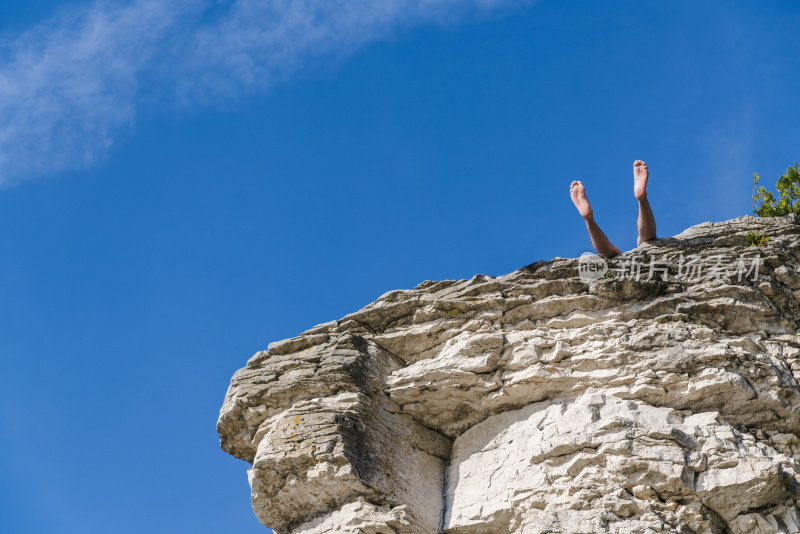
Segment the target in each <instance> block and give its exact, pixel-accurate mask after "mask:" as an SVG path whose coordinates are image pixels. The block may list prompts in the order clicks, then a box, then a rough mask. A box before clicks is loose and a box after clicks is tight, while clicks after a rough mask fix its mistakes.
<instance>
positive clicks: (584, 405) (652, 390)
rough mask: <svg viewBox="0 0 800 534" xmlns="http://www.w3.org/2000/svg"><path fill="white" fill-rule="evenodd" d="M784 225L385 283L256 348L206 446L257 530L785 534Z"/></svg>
mask: <svg viewBox="0 0 800 534" xmlns="http://www.w3.org/2000/svg"><path fill="white" fill-rule="evenodd" d="M799 223H800V220H798V219H797V218H795V217H793V216H790V217H783V218H753V217H741V218H738V219H733V220H730V221H724V222H720V223H703V224H700V225H697V226H694V227H692V228H689V229H688V230H686V231H684V232H682V233H681V234H679V235H677V236H675V237H671V238H665V239H659V240H656V241H652V242H649V243H646V244H644V245H643V246H641V247H639V248H637V249H635V250H632V251H629V252H626V253H625V254H623V255H622V256H619V257H617V258H614V259H613V260H611V261H609V262H607V264H606V265H603V262H599V264H598V265H599V267H600V268H601V269H600V270H598V271H587V270H586V269H585V264H586V258H581V259H562V258H556V259H554V260H551V261H542V262H537V263H534V264H532V265H529V266H527V267H525V268H522V269H520V270H518V271H514V272H512V273H509V274H507V275H505V276H501V277H498V278H488V277H483V276H480V275H478V276H475V277H473V278H472V279H470V280H458V281H454V280H448V281H441V282H431V281H428V282H424V283H422V284H420V285H419V286H417V287H416V288H414V289H411V290H401V291H391V292H389V293H386V294H385V295H383V296H381V297H380V298H379V299H378V300H377V301H375V302H373V303H372V304H370V305H368V306H366V307H365V308H363V309H361V310H359V311H357V312H355V313H352V314H350V315H347V316H346V317H344V318H342V319H340V320H338V321H334V322H330V323H326V324H322V325H319V326H316V327H314V328H312V329H311V330H308V331H307V332H305V333H303V334H301V335H299V336H298V337H295V338H292V339H289V340H285V341H280V342H276V343H272V344H270V346H269V348H268V349H267V350H266V351H262V352H259V353H256V354H255V355H254V356H253V357H252V358H251V359H250V360H249V361H248V362H247V365H246V366H245V367H244V368H242V369H240V370H239V371H237V372H236V373H235V374H234V376H233V378H232V380H231V384H230V387H229V388H228V392H227V395H226V397H225V401H224V404H223V406H222V409H221V412H220V416H219V421H218V424H217V429H218V432H219V435H220V438H221V446H222V448H223V449H224V450H225V451H226V452H228V453H230V454H232V455H234V456H236V457H237V458H241V459H242V460H246V461H247V462H250V463H252V468H250V469H249V470H248V477H249V480H250V485H251V488H252V503H253V510H254V511H255V513H256V515H257V516H258V518H259V519H260V520H261V522H262V523H264V524H265V525H267V526H269V527H270V528H272V529H274V530H275V531H276V532H277V533H278V534H300V533H303V534H323V533H333V532H336V533H364V534H367V533H369V534H389V533H393V534H400V533H408V534H429V533H430V534H433V533H438V532H441V533H446V534H457V533H458V534H467V533H470V534H471V533H475V534H493V533H498V534H500V533H504V534H505V533H545V532H549V533H555V532H565V533H593V532H622V533H624V532H631V533H633V532H636V533H640V532H708V533H723V532H733V533H754V532H755V533H777V532H784V533H789V532H800V511H799V510H798V503H800V477H799V476H798V473H800V439H799V437H800V386H799V385H798V379H800V336H798V325H800V275H798V271H800V224H799ZM748 232H755V233H757V234H760V235H766V236H769V240H768V241H767V242H766V243H765V244H763V245H761V246H758V247H755V246H748V237H747V234H748ZM594 260H595V263H597V262H596V260H597V258H594ZM579 268H584V270H583V271H582V272H581V273H580V274H579ZM605 268H607V269H608V270H607V271H603V269H605ZM756 268H757V269H758V271H757V272H756ZM595 272H596V274H592V273H595ZM590 277H594V278H590ZM595 278H596V279H595Z"/></svg>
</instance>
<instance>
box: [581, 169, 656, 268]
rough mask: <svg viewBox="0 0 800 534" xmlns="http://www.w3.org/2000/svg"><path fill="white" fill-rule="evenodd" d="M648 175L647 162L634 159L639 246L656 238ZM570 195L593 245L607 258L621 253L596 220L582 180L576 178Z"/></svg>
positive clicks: (634, 194) (634, 188)
mask: <svg viewBox="0 0 800 534" xmlns="http://www.w3.org/2000/svg"><path fill="white" fill-rule="evenodd" d="M648 177H649V173H648V172H647V165H646V164H645V162H644V161H642V160H636V161H634V162H633V196H635V197H636V200H638V201H639V218H638V220H637V221H636V227H637V228H638V230H639V236H638V237H637V238H636V246H637V247H638V246H639V245H641V244H642V243H644V242H645V241H650V240H651V239H655V238H656V220H655V218H654V217H653V211H652V210H651V209H650V203H649V202H648V201H647V178H648ZM569 196H570V197H572V202H574V203H575V207H576V208H578V213H580V214H581V217H583V220H584V221H585V222H586V229H587V230H588V231H589V237H590V238H591V240H592V246H594V249H595V250H596V251H597V253H598V254H601V255H603V256H606V257H607V258H613V257H614V256H616V255H618V254H621V252H620V250H619V249H618V248H617V247H615V246H614V245H613V244H612V243H611V241H609V240H608V238H607V237H606V234H604V233H603V231H602V230H601V229H600V227H599V226H597V223H596V222H594V212H592V206H591V205H590V204H589V199H587V198H586V190H585V189H584V188H583V184H582V183H581V182H579V181H578V180H575V181H573V182H572V184H570V186H569Z"/></svg>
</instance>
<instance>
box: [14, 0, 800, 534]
mask: <svg viewBox="0 0 800 534" xmlns="http://www.w3.org/2000/svg"><path fill="white" fill-rule="evenodd" d="M798 23H800V5H798V4H797V3H796V2H790V1H784V2H778V1H763V2H758V3H755V2H752V3H744V2H737V3H733V2H722V1H708V2H688V1H675V2H655V1H652V2H651V1H637V2H632V1H631V2H608V1H596V2H584V1H572V0H567V1H554V0H553V1H544V0H543V1H538V2H525V1H513V0H495V1H492V0H482V1H479V0H472V1H470V0H462V1H457V0H427V1H426V2H420V1H412V0H385V1H381V2H377V1H376V2H356V1H354V0H335V1H328V2H323V1H322V0H308V1H307V2H305V3H300V2H289V1H285V0H284V1H262V2H255V1H249V0H237V1H233V0H226V1H217V2H213V1H211V0H208V1H204V0H179V1H172V2H166V1H165V0H164V1H162V0H143V1H138V2H127V3H122V2H116V1H107V2H104V3H100V4H97V3H92V2H85V1H83V0H72V1H65V2H55V1H40V2H28V1H23V0H4V2H2V3H0V224H2V228H3V230H2V231H1V232H0V246H2V250H3V252H4V254H3V261H2V262H0V325H1V326H0V355H2V356H1V358H2V367H3V372H2V374H0V423H2V428H3V430H2V432H0V475H1V476H2V480H3V484H2V485H0V532H9V533H37V534H39V533H59V534H62V533H73V532H75V533H78V532H80V533H82V534H85V533H94V532H98V533H100V532H103V533H105V532H115V533H137V534H138V533H141V532H169V533H182V532H186V533H192V534H199V533H212V532H213V533H217V532H238V533H244V532H253V533H256V532H266V530H265V529H264V528H263V527H262V526H261V525H260V524H259V523H258V521H257V520H256V519H255V517H254V516H253V514H252V512H251V510H250V506H249V488H248V485H247V479H246V476H245V469H246V467H247V464H245V463H244V462H241V461H239V460H236V459H234V458H232V457H230V456H228V455H227V454H225V453H223V452H222V451H220V450H219V446H218V438H217V436H216V432H215V422H216V418H217V414H218V410H219V407H220V405H221V403H222V399H223V397H224V394H225V389H226V387H227V385H228V380H229V378H230V376H231V374H232V373H233V372H234V371H235V370H236V369H237V368H238V367H241V366H242V365H244V363H245V361H246V360H247V358H248V357H249V356H251V355H252V354H253V353H254V352H256V351H258V350H260V349H263V348H265V347H266V345H267V344H268V343H269V342H271V341H274V340H278V339H283V338H286V337H291V336H293V335H296V334H297V333H299V332H301V331H303V330H305V329H307V328H310V327H312V326H314V325H315V324H318V323H321V322H325V321H329V320H333V319H336V318H339V317H341V316H342V315H344V314H346V313H349V312H352V311H355V310H357V309H358V308H360V307H362V306H364V305H366V304H368V303H369V302H371V301H372V300H374V299H375V298H377V297H378V296H379V295H381V294H382V293H384V292H386V291H389V290H391V289H396V288H410V287H413V286H414V285H416V284H418V283H420V282H422V281H423V280H426V279H445V278H463V277H470V276H472V275H473V274H475V273H489V274H495V275H497V274H502V273H506V272H509V271H511V270H513V269H515V268H518V267H521V266H523V265H526V264H528V263H530V262H533V261H536V260H540V259H549V258H552V257H554V256H562V257H574V256H578V255H579V254H580V253H581V252H583V251H586V250H588V248H589V247H590V243H589V241H588V238H587V237H586V235H585V230H584V227H583V223H582V221H581V220H580V218H579V217H578V216H577V214H576V213H575V211H574V208H573V206H572V204H571V202H570V199H569V196H568V186H569V183H570V181H571V180H572V179H573V178H576V177H577V178H580V179H582V180H583V182H584V184H585V185H586V187H587V191H588V194H589V199H590V200H591V201H592V204H593V206H594V209H595V216H596V219H597V221H598V222H599V223H600V225H601V227H602V228H603V229H604V230H605V231H606V233H607V234H608V235H609V237H610V238H611V239H612V241H614V242H615V243H616V244H617V245H618V246H619V247H620V248H621V249H623V250H627V249H630V248H632V247H633V246H634V245H635V240H636V234H635V217H636V203H635V201H634V199H633V196H632V190H631V189H632V180H631V164H632V162H633V161H634V160H635V159H643V160H645V161H646V162H647V163H648V166H649V168H650V172H651V185H650V187H649V191H650V195H649V197H650V201H651V204H652V206H653V209H654V212H655V215H656V219H657V222H658V233H659V235H662V236H663V235H672V234H675V233H678V232H680V231H681V230H683V229H684V228H686V227H688V226H690V225H693V224H697V223H700V222H703V221H707V220H724V219H727V218H732V217H737V216H740V215H744V214H748V213H749V212H750V195H751V190H752V182H751V176H752V173H753V172H755V171H758V172H759V173H760V174H761V176H762V182H764V183H767V184H769V185H772V184H774V181H775V179H776V178H777V177H778V175H779V174H781V172H783V171H784V170H785V169H786V167H787V166H788V165H789V164H790V163H791V162H793V161H794V160H795V159H800V153H799V150H798V148H799V147H800V144H798V141H800V139H799V138H800V130H798V128H797V124H798V119H800V107H798V106H797V98H796V94H797V87H798V86H800V83H799V82H800V69H798V68H797V58H798V57H800V41H798V39H797V38H796V28H797V26H798Z"/></svg>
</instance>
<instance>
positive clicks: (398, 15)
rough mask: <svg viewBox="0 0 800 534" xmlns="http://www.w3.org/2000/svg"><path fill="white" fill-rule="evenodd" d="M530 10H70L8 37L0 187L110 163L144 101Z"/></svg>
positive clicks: (211, 6)
mask: <svg viewBox="0 0 800 534" xmlns="http://www.w3.org/2000/svg"><path fill="white" fill-rule="evenodd" d="M524 1H525V0H371V1H368V0H235V1H231V0H228V1H216V2H212V1H211V0H138V1H134V2H132V3H126V4H124V3H120V2H100V3H95V4H92V5H87V6H84V7H83V8H82V9H78V10H77V11H75V12H70V13H67V12H62V13H61V14H59V15H57V16H54V17H53V18H51V19H50V20H47V21H45V22H43V23H41V24H40V25H38V26H37V27H35V28H33V29H31V30H29V31H26V32H24V33H21V34H16V35H10V36H5V37H4V38H2V39H0V184H10V183H15V182H17V181H19V180H22V179H26V178H31V177H36V176H42V175H46V174H52V173H56V172H60V171H65V170H71V169H78V168H82V167H85V166H87V165H91V164H93V163H95V162H97V161H98V160H101V159H102V158H104V157H105V156H106V155H107V153H108V149H109V147H110V146H111V145H112V144H113V142H114V140H115V139H116V138H118V137H119V136H120V135H122V134H124V132H125V131H126V130H128V129H130V128H131V127H132V125H133V123H134V120H135V118H136V112H137V107H139V106H141V105H142V101H143V96H142V95H143V94H171V95H175V96H176V97H177V98H178V100H179V101H180V102H181V103H182V104H183V105H189V106H195V105H198V104H200V105H203V104H210V103H213V102H218V101H229V100H231V99H235V98H237V97H239V96H241V95H242V94H245V93H252V92H263V91H265V90H268V89H269V88H270V87H271V86H273V85H274V84H276V83H280V82H284V81H286V80H289V79H291V78H292V77H293V76H294V75H296V73H297V71H299V70H302V69H305V68H309V66H311V67H313V65H314V64H316V63H317V62H319V61H326V60H331V59H342V58H345V57H347V55H348V54H351V53H353V52H354V51H355V50H357V49H358V48H359V47H362V46H364V45H365V44H368V43H370V42H374V41H376V40H379V39H382V38H385V37H387V36H389V35H391V34H392V33H393V32H396V31H398V30H402V29H403V28H407V27H410V26H412V25H416V24H421V23H427V22H433V23H439V24H448V23H452V22H457V21H458V20H460V19H461V18H462V17H463V16H464V15H466V14H468V13H470V12H474V11H481V10H487V9H493V8H497V7H499V6H502V5H514V4H520V3H523V2H524ZM167 101H168V99H159V102H160V105H165V102H167ZM172 101H173V102H175V100H172Z"/></svg>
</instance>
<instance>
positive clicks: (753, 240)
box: [745, 232, 769, 247]
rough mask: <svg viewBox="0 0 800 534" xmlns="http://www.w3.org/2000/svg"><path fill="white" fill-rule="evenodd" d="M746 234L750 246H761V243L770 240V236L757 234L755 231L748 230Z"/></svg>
mask: <svg viewBox="0 0 800 534" xmlns="http://www.w3.org/2000/svg"><path fill="white" fill-rule="evenodd" d="M745 236H746V237H747V246H748V247H760V246H761V245H763V244H764V243H766V242H767V241H769V236H766V235H761V234H757V233H755V232H747V234H745Z"/></svg>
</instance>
